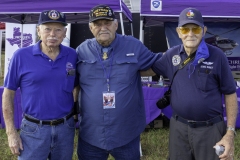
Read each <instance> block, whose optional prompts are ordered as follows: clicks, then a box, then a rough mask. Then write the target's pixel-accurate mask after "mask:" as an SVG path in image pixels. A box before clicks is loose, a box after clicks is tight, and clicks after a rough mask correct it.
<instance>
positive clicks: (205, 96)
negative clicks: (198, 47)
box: [152, 44, 236, 121]
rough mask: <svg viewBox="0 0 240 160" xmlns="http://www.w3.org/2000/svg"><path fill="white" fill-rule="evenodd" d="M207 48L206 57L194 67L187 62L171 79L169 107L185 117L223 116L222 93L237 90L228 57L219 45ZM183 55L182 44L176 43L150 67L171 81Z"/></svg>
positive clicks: (207, 118)
mask: <svg viewBox="0 0 240 160" xmlns="http://www.w3.org/2000/svg"><path fill="white" fill-rule="evenodd" d="M207 47H208V50H209V54H210V55H209V57H208V58H207V59H206V60H204V61H203V62H201V63H200V64H198V65H197V66H195V68H194V66H193V65H191V62H189V63H188V64H187V65H186V66H185V67H184V68H183V69H181V70H179V71H178V72H177V74H176V76H175V78H174V80H173V84H172V93H171V107H172V109H173V112H174V113H176V114H177V115H179V116H181V117H183V118H185V119H189V120H196V121H205V120H209V119H211V118H213V117H216V116H218V115H222V113H223V105H222V95H227V94H232V93H234V92H236V85H235V82H234V79H233V76H232V73H231V70H230V67H229V64H228V60H227V57H226V56H225V54H224V53H223V52H222V50H220V49H219V48H217V47H214V46H211V45H208V44H207ZM186 58H187V54H186V53H185V51H184V47H183V45H178V46H175V47H173V48H171V49H169V50H168V51H167V52H166V53H165V54H164V56H162V58H161V59H160V60H158V61H156V62H155V63H154V65H153V67H152V69H153V70H154V71H155V72H156V73H157V74H161V75H164V76H166V77H168V78H169V79H170V80H172V78H173V74H174V72H175V71H176V70H177V69H178V68H179V62H183V61H184V60H185V59H186Z"/></svg>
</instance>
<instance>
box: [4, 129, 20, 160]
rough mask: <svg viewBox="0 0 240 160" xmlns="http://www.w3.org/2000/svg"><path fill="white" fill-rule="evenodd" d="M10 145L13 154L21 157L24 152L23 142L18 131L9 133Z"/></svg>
mask: <svg viewBox="0 0 240 160" xmlns="http://www.w3.org/2000/svg"><path fill="white" fill-rule="evenodd" d="M7 135H8V145H9V147H10V150H11V152H12V154H14V155H17V156H18V155H20V150H23V145H22V140H21V138H20V136H19V134H18V133H17V131H13V132H12V133H8V134H7Z"/></svg>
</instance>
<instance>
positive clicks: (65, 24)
mask: <svg viewBox="0 0 240 160" xmlns="http://www.w3.org/2000/svg"><path fill="white" fill-rule="evenodd" d="M46 23H61V24H62V25H64V26H67V25H68V24H67V23H64V22H59V21H45V22H43V23H39V24H38V25H40V24H46Z"/></svg>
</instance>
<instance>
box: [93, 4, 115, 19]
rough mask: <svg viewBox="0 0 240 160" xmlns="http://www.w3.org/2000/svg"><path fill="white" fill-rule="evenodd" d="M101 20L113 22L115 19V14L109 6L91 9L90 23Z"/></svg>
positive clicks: (98, 6) (101, 5)
mask: <svg viewBox="0 0 240 160" xmlns="http://www.w3.org/2000/svg"><path fill="white" fill-rule="evenodd" d="M99 19H107V20H110V21H113V20H114V19H115V14H114V12H113V10H112V9H111V8H110V7H109V6H107V5H103V4H100V5H97V6H95V7H93V8H92V9H91V11H90V13H89V22H93V21H96V20H99Z"/></svg>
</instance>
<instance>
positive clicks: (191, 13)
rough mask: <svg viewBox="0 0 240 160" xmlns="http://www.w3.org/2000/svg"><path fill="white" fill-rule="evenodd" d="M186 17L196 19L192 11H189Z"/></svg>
mask: <svg viewBox="0 0 240 160" xmlns="http://www.w3.org/2000/svg"><path fill="white" fill-rule="evenodd" d="M186 16H187V17H188V18H193V17H194V13H193V11H192V10H189V11H188V12H187V14H186Z"/></svg>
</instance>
